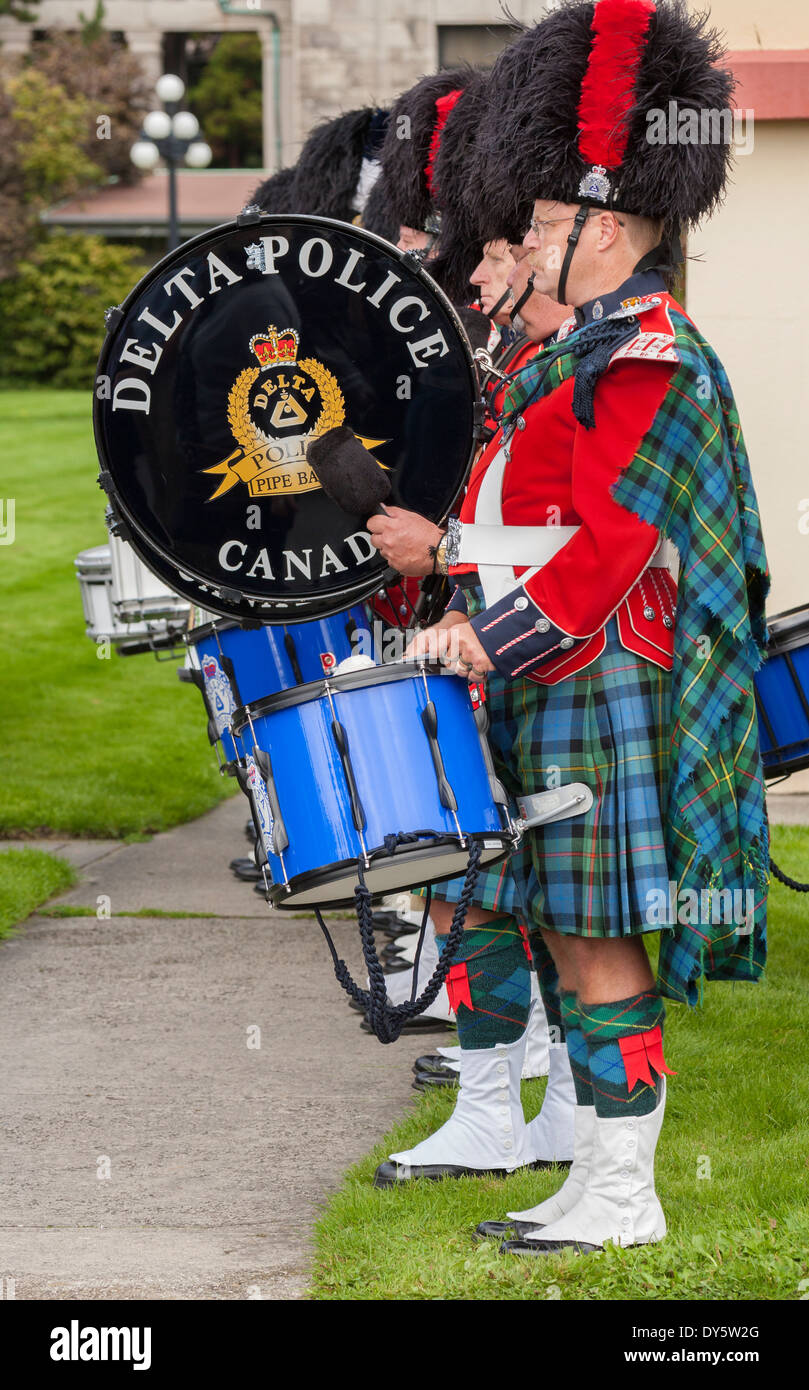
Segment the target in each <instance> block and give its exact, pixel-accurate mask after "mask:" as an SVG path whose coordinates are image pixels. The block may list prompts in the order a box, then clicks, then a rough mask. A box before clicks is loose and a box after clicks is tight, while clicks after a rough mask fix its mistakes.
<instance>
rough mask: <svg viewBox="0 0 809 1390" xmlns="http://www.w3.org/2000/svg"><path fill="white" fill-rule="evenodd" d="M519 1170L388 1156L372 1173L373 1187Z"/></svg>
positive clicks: (499, 1175) (502, 1175) (495, 1175)
mask: <svg viewBox="0 0 809 1390" xmlns="http://www.w3.org/2000/svg"><path fill="white" fill-rule="evenodd" d="M524 1166H525V1168H534V1167H535V1166H536V1165H535V1164H533V1163H526V1164H525V1165H524ZM521 1171H523V1170H522V1169H519V1168H516V1169H512V1171H511V1172H509V1171H507V1169H505V1168H462V1167H460V1166H458V1165H456V1164H454V1163H427V1164H425V1165H424V1166H423V1167H419V1166H418V1165H416V1164H414V1165H413V1166H412V1167H409V1166H407V1165H405V1164H402V1163H395V1162H394V1161H393V1159H390V1158H389V1159H387V1160H386V1162H385V1163H380V1165H379V1167H378V1168H377V1170H376V1172H375V1173H374V1187H400V1186H401V1185H402V1183H406V1182H412V1181H413V1179H414V1178H429V1179H430V1181H431V1182H434V1181H436V1180H437V1179H439V1178H510V1177H511V1176H512V1173H514V1172H521ZM501 1248H502V1247H501Z"/></svg>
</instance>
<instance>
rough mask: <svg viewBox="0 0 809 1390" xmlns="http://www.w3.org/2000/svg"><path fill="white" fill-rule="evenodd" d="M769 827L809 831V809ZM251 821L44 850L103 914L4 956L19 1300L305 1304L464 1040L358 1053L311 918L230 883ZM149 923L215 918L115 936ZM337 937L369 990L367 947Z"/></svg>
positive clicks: (7, 1147)
mask: <svg viewBox="0 0 809 1390" xmlns="http://www.w3.org/2000/svg"><path fill="white" fill-rule="evenodd" d="M769 805H770V815H771V818H772V820H773V822H781V823H787V824H796V823H798V824H800V823H802V824H809V795H806V794H805V793H804V792H803V788H802V787H801V789H800V791H799V792H798V794H795V793H786V792H780V793H779V792H773V793H771V795H770V797H769ZM245 819H246V803H245V801H244V799H243V798H242V797H236V798H233V799H232V800H230V801H228V802H225V803H224V804H223V805H222V806H220V807H218V808H217V809H216V810H215V811H212V812H211V813H210V814H209V815H207V816H203V817H202V818H201V819H200V820H198V821H195V822H193V823H191V824H189V825H185V826H181V827H179V828H178V829H176V830H173V831H171V832H170V833H169V834H166V835H159V836H157V837H155V839H153V840H152V841H150V842H148V843H144V844H133V845H122V844H120V842H118V841H60V840H55V839H54V840H46V841H40V842H32V841H28V842H27V843H29V844H31V843H34V844H36V843H39V845H40V847H41V848H45V849H48V850H50V851H52V852H53V853H56V854H59V855H61V856H62V857H64V858H67V859H69V860H71V861H72V862H73V863H74V864H76V865H77V867H78V868H79V869H80V872H81V881H80V883H79V884H78V885H77V887H76V888H73V889H71V890H70V892H68V893H65V894H63V895H62V896H61V897H60V898H58V899H56V901H57V902H63V903H69V904H73V905H78V906H82V907H88V908H90V909H91V913H92V915H88V916H82V917H71V918H65V919H55V918H45V917H37V916H34V917H32V918H31V919H29V921H28V922H27V923H26V926H25V929H24V932H23V934H22V935H21V936H20V937H18V938H16V939H14V940H11V941H8V942H6V943H4V944H3V945H2V946H0V1056H2V1058H3V1066H2V1069H0V1077H1V1078H2V1079H1V1080H0V1090H1V1091H2V1099H1V1103H2V1115H3V1124H2V1127H1V1128H0V1135H2V1137H0V1277H4V1276H5V1277H8V1278H13V1279H14V1280H15V1284H16V1289H15V1292H16V1297H17V1298H19V1299H48V1298H98V1299H107V1298H160V1299H195V1298H200V1299H241V1298H251V1297H252V1298H255V1297H263V1298H282V1299H294V1298H299V1297H300V1296H301V1295H302V1294H303V1292H304V1290H305V1287H306V1280H307V1272H306V1271H307V1264H308V1261H309V1258H310V1251H311V1244H310V1241H311V1228H312V1223H313V1221H314V1220H315V1218H316V1216H317V1211H318V1207H319V1205H320V1204H321V1203H322V1201H323V1198H324V1196H325V1195H326V1194H327V1193H329V1192H330V1191H332V1190H334V1188H335V1187H336V1186H337V1185H338V1184H339V1181H340V1178H341V1175H342V1173H343V1171H344V1170H345V1168H346V1167H348V1166H349V1164H351V1163H352V1162H354V1161H355V1160H356V1159H358V1158H360V1157H361V1156H362V1155H363V1154H364V1153H366V1152H367V1151H368V1149H369V1148H370V1147H371V1145H372V1144H373V1143H374V1141H375V1140H376V1139H377V1138H378V1137H379V1136H380V1135H381V1134H382V1133H383V1132H384V1131H385V1130H386V1129H387V1128H388V1127H389V1125H390V1124H391V1123H392V1122H393V1121H394V1120H395V1119H396V1118H397V1117H399V1116H400V1115H401V1114H402V1112H403V1110H404V1109H405V1107H406V1105H407V1103H408V1101H409V1100H410V1099H411V1098H412V1095H413V1092H412V1090H411V1088H410V1083H411V1080H412V1073H411V1065H412V1062H413V1060H414V1058H415V1057H416V1056H417V1055H418V1054H419V1053H420V1052H423V1051H430V1050H431V1049H432V1047H433V1046H434V1044H435V1043H437V1042H439V1041H444V1040H445V1039H446V1037H447V1035H446V1034H443V1035H442V1034H440V1033H437V1034H428V1035H426V1036H425V1035H421V1036H417V1037H416V1038H415V1040H409V1039H407V1038H405V1039H403V1040H401V1041H400V1042H399V1043H398V1044H397V1045H394V1046H393V1047H382V1046H381V1045H380V1044H379V1043H377V1042H376V1040H375V1039H374V1038H371V1037H369V1036H368V1035H367V1034H365V1033H363V1032H361V1030H360V1028H359V1022H358V1017H357V1015H356V1014H355V1013H354V1012H353V1011H352V1010H350V1009H349V1008H348V1006H347V1002H346V999H345V996H344V995H343V993H342V991H341V990H340V988H339V986H338V984H337V982H336V980H335V979H334V976H333V974H332V969H331V963H330V959H329V956H328V952H327V949H326V945H325V942H324V941H323V939H322V937H321V935H320V932H319V930H318V928H317V926H316V924H315V922H314V921H313V919H311V918H306V919H296V918H292V917H289V916H287V915H285V914H283V913H270V912H269V911H268V909H267V907H266V905H265V903H264V902H263V900H262V899H261V898H260V897H259V896H258V895H257V894H256V893H254V892H253V890H252V887H251V886H250V885H248V884H241V883H237V882H236V881H235V880H234V878H233V876H232V874H231V873H230V871H229V869H228V861H229V860H230V859H231V858H233V857H235V856H236V855H237V854H243V853H244V852H245V850H246V848H247V846H246V841H245V840H244V837H243V834H242V827H243V825H244V822H245ZM12 843H13V844H16V845H19V844H20V842H12ZM99 899H100V900H102V903H103V902H104V901H105V900H106V899H108V900H109V907H110V910H111V912H112V913H113V914H114V915H113V916H112V917H111V918H110V919H109V920H105V919H104V918H101V919H99V918H98V917H97V916H96V915H95V914H96V907H97V904H98V902H99ZM144 908H145V909H150V910H155V909H157V910H160V911H163V912H181V913H192V914H195V913H196V914H205V915H204V916H191V917H182V918H162V919H161V918H133V917H131V916H125V915H121V914H126V913H133V912H137V911H139V910H141V909H144ZM210 914H214V916H211V915H210ZM334 935H335V939H336V942H337V947H338V951H339V952H340V954H341V955H343V956H344V958H345V959H346V960H347V961H348V963H349V965H350V967H351V968H352V971H353V973H354V975H355V978H360V979H361V978H364V972H363V969H362V964H361V960H360V954H359V947H358V939H357V930H356V926H355V925H354V924H353V923H349V922H337V923H335V924H334ZM256 1029H259V1030H260V1034H257V1033H256V1031H255V1030H256ZM255 1042H260V1046H258V1047H256V1046H249V1045H248V1044H249V1043H255ZM106 1173H109V1176H104V1175H105V1174H106ZM378 1200H379V1201H380V1202H384V1201H385V1193H384V1192H380V1193H379V1194H378Z"/></svg>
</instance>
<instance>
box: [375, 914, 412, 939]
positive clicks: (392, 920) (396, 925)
mask: <svg viewBox="0 0 809 1390" xmlns="http://www.w3.org/2000/svg"><path fill="white" fill-rule="evenodd" d="M373 924H374V931H381V932H385V933H386V935H388V936H391V937H397V936H412V935H413V933H414V932H417V931H419V930H420V928H419V927H417V926H414V925H413V923H412V922H405V921H404V919H403V918H402V917H398V916H397V915H396V913H395V912H375V913H373Z"/></svg>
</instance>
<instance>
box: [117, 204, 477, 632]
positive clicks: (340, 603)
mask: <svg viewBox="0 0 809 1390" xmlns="http://www.w3.org/2000/svg"><path fill="white" fill-rule="evenodd" d="M292 223H295V224H298V223H302V224H303V225H305V226H312V227H325V228H330V227H331V228H335V229H336V230H337V231H341V232H345V231H346V230H349V231H350V232H351V233H352V235H354V236H357V237H359V238H360V240H364V241H369V242H371V243H372V244H373V245H375V246H379V247H381V248H382V250H384V251H385V252H386V253H387V254H388V255H389V256H391V257H392V259H395V260H398V261H399V262H400V263H401V264H403V265H406V266H407V269H408V271H409V272H410V273H411V274H412V275H413V276H414V277H415V279H417V280H419V281H421V282H422V284H423V285H424V288H425V289H426V290H428V291H429V292H430V293H431V294H432V295H434V296H435V297H436V299H437V300H438V301H439V303H440V305H441V308H442V309H443V311H444V312H445V314H446V315H447V317H448V318H449V319H450V321H451V322H452V324H453V326H454V327H455V329H456V331H457V335H458V342H459V345H460V348H461V350H462V352H463V355H464V357H465V359H466V364H467V369H468V373H469V381H470V385H471V387H472V398H473V400H474V401H479V400H480V386H479V383H478V378H477V370H476V366H475V358H474V354H473V351H472V346H471V344H470V342H469V339H468V337H467V334H466V330H465V328H464V326H463V323H462V322H461V320H460V318H459V317H458V315H457V314H456V312H455V309H454V307H453V305H452V303H451V301H450V300H449V299H448V298H447V296H446V294H445V293H444V291H443V290H442V289H441V286H440V285H439V284H437V282H436V281H435V280H433V278H432V276H431V275H430V274H429V273H428V272H427V270H426V269H425V267H424V266H423V265H422V264H421V263H420V262H419V261H416V260H414V258H413V256H412V255H411V254H410V253H409V252H407V251H400V250H399V248H398V247H397V246H394V245H393V244H392V243H391V242H389V241H386V240H385V238H384V237H380V236H377V235H376V233H375V232H369V231H368V230H367V229H366V228H365V227H358V226H355V225H354V223H352V222H342V221H340V220H339V219H337V218H335V217H316V216H314V215H311V214H309V213H262V214H261V215H260V216H259V217H256V218H253V217H252V216H251V217H249V218H245V217H237V218H234V219H232V220H231V221H229V222H220V223H219V225H218V226H216V227H209V228H208V229H207V230H206V231H204V232H200V233H198V234H197V236H195V237H191V238H189V240H188V241H184V242H183V243H182V245H181V246H179V247H177V248H176V250H174V251H170V252H169V254H168V255H167V256H164V257H163V259H162V260H160V261H158V263H157V265H155V266H153V267H152V268H151V270H150V271H148V272H147V274H146V275H144V276H143V278H142V279H140V280H139V281H138V282H137V284H136V285H133V287H132V289H131V290H130V291H129V294H128V295H127V296H126V297H125V299H123V300H122V302H121V304H120V305H118V306H116V307H117V309H118V311H119V312H118V315H117V316H116V319H115V322H114V324H112V325H111V326H109V327H108V328H107V332H106V335H105V338H104V342H103V343H102V345H101V351H100V354H99V358H98V364H97V366H96V380H98V378H99V377H101V376H105V375H106V365H107V359H108V357H109V355H110V353H111V351H112V345H113V342H114V341H115V340H116V339H117V333H118V329H119V327H120V324H121V322H122V320H123V319H124V318H126V315H127V314H128V313H129V310H130V309H131V307H132V306H133V304H135V303H136V302H137V300H138V298H139V297H140V296H141V295H142V294H143V293H144V292H145V291H146V290H147V289H148V288H149V286H150V285H152V284H153V282H154V281H155V280H156V279H159V278H160V277H161V276H162V275H163V274H164V273H165V272H166V271H167V270H168V269H169V268H170V267H171V266H172V265H174V264H175V263H177V264H181V263H182V261H183V260H184V259H185V258H187V256H188V255H189V254H193V252H194V251H195V250H196V248H197V247H200V246H204V245H206V244H207V243H209V242H212V241H214V240H215V239H216V238H218V237H219V236H221V235H224V234H226V233H229V232H239V231H242V230H244V229H245V228H250V229H251V230H253V229H258V228H260V227H264V226H268V227H272V226H281V225H284V224H287V225H289V224H292ZM103 418H104V412H103V401H102V400H100V399H99V397H98V394H97V393H95V392H94V393H93V438H94V441H95V448H96V455H97V457H98V460H99V465H100V468H101V471H102V473H104V472H106V473H107V474H109V473H110V469H109V463H108V455H107V450H106V448H105V446H104V441H103V430H102V420H103ZM477 435H478V430H477V422H476V419H475V415H474V413H473V419H472V429H471V439H470V444H469V456H468V458H467V460H466V466H465V468H464V471H463V475H462V477H461V478H460V480H459V483H458V487H457V489H456V491H455V494H454V496H453V497H452V499H451V501H450V502H449V504H448V506H447V508H446V513H445V514H446V515H447V516H448V515H449V514H450V513H451V512H452V510H453V508H454V507H455V506H456V504H457V502H458V499H459V498H460V497H461V495H462V493H463V490H464V488H465V486H466V482H467V479H468V477H469V472H470V469H471V467H472V464H473V462H474V459H475V455H476V452H477V443H478V439H477ZM110 486H111V487H112V491H111V493H110V501H111V502H112V501H114V505H115V508H116V509H117V511H118V512H119V513H120V514H121V516H122V517H123V518H124V520H125V521H126V522H127V524H128V526H129V528H130V530H131V531H132V532H133V533H136V534H137V536H138V538H139V541H140V545H141V547H145V546H148V547H149V549H150V550H152V551H154V552H155V553H156V555H157V556H158V558H159V560H160V561H161V562H163V563H165V564H167V565H169V566H170V567H171V568H172V569H175V570H176V571H177V574H178V577H180V579H181V582H183V583H184V582H185V581H183V580H182V576H181V575H180V570H179V566H177V565H176V563H175V562H174V561H173V560H172V558H171V555H170V552H169V550H168V548H165V549H164V548H163V547H162V546H160V545H158V544H157V542H155V541H154V540H153V539H152V538H151V537H146V536H144V535H143V534H142V532H141V528H140V524H139V523H138V522H136V520H135V517H134V516H133V514H132V512H131V511H130V509H129V508H128V507H127V505H126V502H125V500H124V499H123V498H122V497H121V495H120V493H119V492H118V490H117V488H115V486H114V483H113V482H112V481H111V483H110ZM129 543H130V544H131V541H130V542H129ZM132 548H133V550H135V553H136V554H137V555H139V558H140V559H141V560H143V563H144V564H145V565H146V566H147V568H149V569H151V570H152V573H153V574H155V575H156V576H157V578H158V579H160V580H162V582H163V583H164V584H169V587H170V588H173V585H171V584H170V583H169V580H168V579H166V578H165V576H164V575H161V574H160V573H159V572H158V571H157V570H154V569H152V566H151V565H149V563H148V561H147V560H146V559H145V557H144V555H143V554H142V553H141V551H139V550H138V548H137V546H135V545H133V546H132ZM182 568H183V572H184V573H185V574H187V575H189V576H190V579H191V582H192V584H193V585H199V586H201V587H202V588H203V589H204V590H205V591H206V596H208V595H210V597H211V598H213V599H214V600H215V603H225V604H226V603H227V600H226V599H224V598H220V597H219V595H220V594H221V593H222V591H223V590H228V589H229V588H233V590H234V592H236V593H238V594H239V596H240V599H241V601H242V603H243V604H249V603H252V604H254V605H256V606H257V607H258V613H257V615H256V621H257V622H259V623H260V624H261V625H263V624H265V623H266V624H267V625H268V626H276V625H278V624H280V623H284V622H295V621H296V618H295V617H293V616H292V614H293V613H294V612H295V611H296V610H298V609H299V610H300V611H301V612H307V611H308V612H309V613H311V612H312V608H313V606H316V604H317V601H316V600H314V599H311V598H310V599H303V600H298V601H293V602H291V603H290V604H289V608H285V609H284V612H283V613H279V612H278V606H279V604H285V603H286V602H289V601H286V600H278V601H273V600H268V599H261V598H251V597H249V596H244V594H243V593H242V591H241V590H238V589H236V588H235V585H234V586H229V585H227V584H225V583H223V584H221V585H219V586H214V585H212V584H211V581H210V579H206V578H205V576H204V575H202V574H200V573H199V571H197V570H196V569H194V568H192V567H191V566H190V565H188V564H186V563H185V562H183V566H182ZM388 574H390V570H389V569H388V570H386V571H382V572H381V573H377V574H375V575H372V576H369V577H368V583H367V587H366V585H365V584H363V585H362V586H360V587H355V588H353V589H352V588H348V587H347V588H344V589H337V588H335V589H333V590H332V591H331V598H333V600H334V607H333V608H331V607H327V608H326V609H324V610H322V611H321V612H320V613H319V615H318V616H321V617H332V616H333V615H334V614H336V613H340V612H342V611H343V610H344V609H345V608H346V607H351V606H352V605H353V604H355V603H362V602H363V601H364V600H365V599H368V598H370V596H371V595H372V594H373V593H375V592H376V591H377V590H378V589H379V588H380V587H381V586H383V585H384V584H385V583H387V582H388V581H387V575H388ZM180 597H185V595H182V594H181V595H180ZM195 601H196V600H191V599H189V602H195ZM330 602H331V599H330V600H329V603H330ZM265 603H266V604H269V605H270V606H269V607H267V608H265V607H264V606H263V605H264V604H265ZM205 606H208V607H211V608H213V607H214V604H213V603H212V604H207V605H205ZM259 614H260V616H259ZM223 616H225V617H229V618H233V617H234V616H236V615H235V614H234V613H233V612H232V611H230V612H225V611H224V610H223Z"/></svg>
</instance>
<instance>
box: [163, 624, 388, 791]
mask: <svg viewBox="0 0 809 1390" xmlns="http://www.w3.org/2000/svg"><path fill="white" fill-rule="evenodd" d="M362 633H367V635H368V636H367V640H368V644H369V649H370V629H369V627H368V619H367V617H366V614H365V609H364V608H363V607H361V606H360V605H355V606H354V607H353V608H349V609H347V610H346V612H345V613H338V614H336V615H335V616H334V617H332V618H320V619H315V620H313V621H312V622H308V623H294V624H289V625H281V624H273V625H272V626H259V627H254V628H243V627H239V626H238V625H237V624H235V623H232V622H228V620H227V619H226V618H221V619H220V618H217V619H215V620H214V621H213V622H210V623H205V624H203V625H202V626H200V627H195V628H192V629H191V630H190V631H189V632H188V633H186V635H185V640H186V644H187V646H188V650H189V655H190V658H191V663H192V664H191V667H190V668H189V669H187V670H186V673H185V675H184V677H183V678H184V679H186V680H191V681H193V682H194V684H195V685H197V686H199V689H200V690H201V691H202V695H203V699H204V700H205V707H206V709H207V712H208V736H209V738H210V740H211V742H212V743H217V742H218V743H220V744H221V747H222V753H223V757H224V762H225V765H226V767H228V768H229V769H230V768H232V765H233V764H234V763H235V762H238V761H239V760H240V759H243V756H244V749H243V748H242V745H241V741H240V740H239V739H238V738H234V736H233V733H232V731H231V727H230V726H231V723H232V718H233V714H234V711H235V710H236V709H237V708H238V707H239V706H240V705H243V704H250V703H252V702H253V701H255V700H260V699H262V698H263V697H264V696H266V695H272V694H275V692H276V691H279V690H286V689H288V688H289V687H290V686H293V685H304V684H305V683H306V682H307V681H313V680H317V679H318V678H320V679H322V678H323V676H324V675H330V674H331V672H332V671H333V670H334V669H335V667H336V666H338V665H339V664H340V662H341V661H344V660H345V658H346V657H348V656H351V655H352V654H353V653H354V651H355V650H356V647H355V646H354V645H353V639H354V637H355V634H362Z"/></svg>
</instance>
